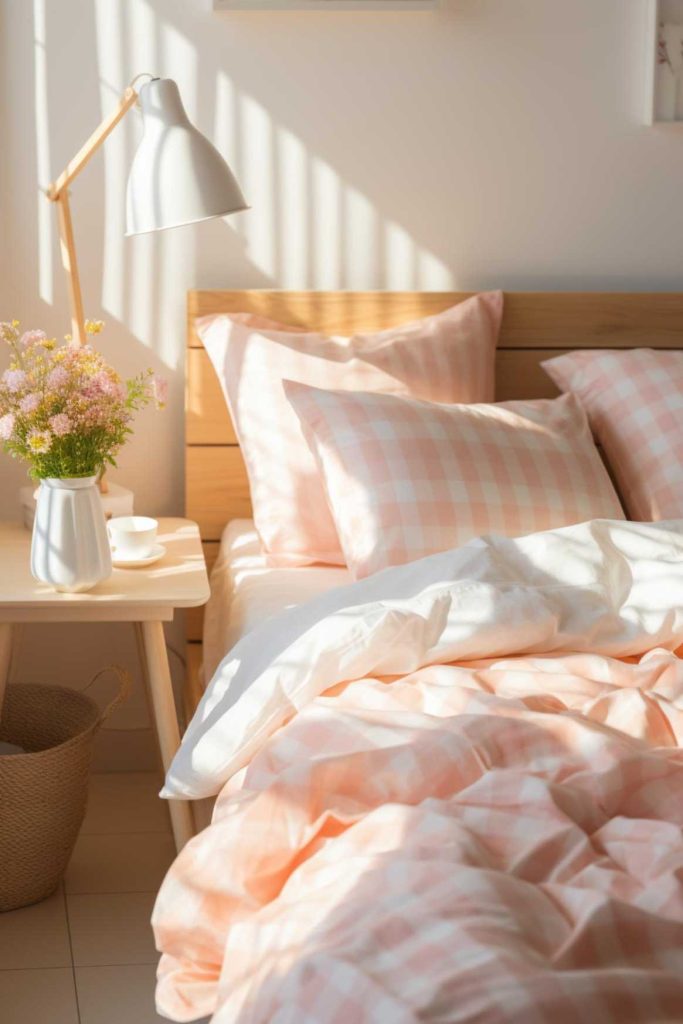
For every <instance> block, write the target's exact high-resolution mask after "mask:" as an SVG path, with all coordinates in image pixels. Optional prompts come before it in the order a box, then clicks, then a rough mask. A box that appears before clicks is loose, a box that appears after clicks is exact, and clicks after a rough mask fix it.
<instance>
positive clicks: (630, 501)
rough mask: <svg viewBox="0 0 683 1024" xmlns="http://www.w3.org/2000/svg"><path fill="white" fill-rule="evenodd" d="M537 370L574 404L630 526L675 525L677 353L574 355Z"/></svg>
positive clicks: (680, 491) (682, 362)
mask: <svg viewBox="0 0 683 1024" xmlns="http://www.w3.org/2000/svg"><path fill="white" fill-rule="evenodd" d="M541 365H542V366H543V368H544V370H545V371H546V373H547V374H548V375H549V376H550V377H551V378H552V380H553V381H554V382H555V383H556V384H557V386H558V388H560V390H561V391H573V392H574V394H575V395H577V396H578V398H579V399H580V400H581V404H582V405H583V407H584V409H585V410H586V412H587V413H588V419H589V420H590V424H591V427H592V429H593V433H594V434H595V436H596V438H597V439H598V441H599V442H600V444H601V445H602V447H603V448H604V451H605V454H606V456H607V459H608V461H609V464H610V466H611V467H612V471H613V473H614V477H615V480H616V481H617V485H618V487H619V490H620V491H621V495H622V497H623V499H624V505H625V506H626V511H627V512H628V514H629V516H630V517H631V519H636V520H640V521H644V522H651V521H653V520H660V519H680V518H683V352H662V351H655V350H654V349H650V348H639V349H631V350H630V351H628V352H612V351H610V350H609V349H604V350H600V349H598V350H593V351H591V350H584V351H580V350H579V351H576V352H569V353H567V354H566V355H562V356H557V357H556V358H555V359H548V360H546V362H544V363H542V364H541Z"/></svg>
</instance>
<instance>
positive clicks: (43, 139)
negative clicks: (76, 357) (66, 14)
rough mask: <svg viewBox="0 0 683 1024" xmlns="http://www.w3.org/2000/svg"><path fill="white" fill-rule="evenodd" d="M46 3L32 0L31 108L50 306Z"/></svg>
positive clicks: (42, 287)
mask: <svg viewBox="0 0 683 1024" xmlns="http://www.w3.org/2000/svg"><path fill="white" fill-rule="evenodd" d="M46 2H47V0H33V40H34V41H33V54H34V56H33V60H34V109H35V122H36V128H35V131H36V172H37V178H38V186H39V192H38V196H37V199H36V202H37V204H38V217H37V222H38V246H37V248H38V292H39V294H40V297H41V299H42V300H43V302H46V303H47V304H48V305H50V306H51V305H52V303H53V299H54V291H53V279H52V232H53V230H54V229H53V216H54V210H53V209H52V204H51V203H49V202H48V201H47V199H46V198H45V196H44V195H43V192H42V189H44V188H47V186H48V185H49V184H50V175H51V168H50V119H49V109H48V91H47V51H46V46H47V38H46V35H47V28H46V16H45V4H46Z"/></svg>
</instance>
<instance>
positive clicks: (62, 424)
mask: <svg viewBox="0 0 683 1024" xmlns="http://www.w3.org/2000/svg"><path fill="white" fill-rule="evenodd" d="M50 426H51V427H52V433H53V434H54V435H55V436H56V437H64V435H65V434H68V433H69V431H70V430H71V420H70V419H69V417H68V416H67V414H66V413H65V412H58V413H57V415H56V416H52V417H51V419H50Z"/></svg>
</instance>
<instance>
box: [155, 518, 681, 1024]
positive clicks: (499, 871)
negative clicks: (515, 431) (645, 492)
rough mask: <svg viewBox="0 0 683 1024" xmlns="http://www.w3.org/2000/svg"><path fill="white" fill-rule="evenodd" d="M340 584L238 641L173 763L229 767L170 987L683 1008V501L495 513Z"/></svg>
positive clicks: (412, 1004) (167, 923) (383, 1020)
mask: <svg viewBox="0 0 683 1024" xmlns="http://www.w3.org/2000/svg"><path fill="white" fill-rule="evenodd" d="M408 579H409V580H410V582H409V584H408V582H407V581H408ZM369 586H371V587H372V588H373V589H372V591H370V590H369V589H368V587H369ZM359 588H360V589H359ZM406 591H408V592H409V593H406ZM370 592H372V594H373V595H374V598H373V601H369V600H367V597H368V594H369V593H370ZM382 594H383V595H384V596H381V595H382ZM340 595H341V596H340V597H339V599H338V600H337V602H336V604H337V607H336V609H335V610H334V611H331V612H329V613H328V614H326V615H322V616H320V617H318V618H316V616H315V615H311V614H309V616H308V619H307V620H306V621H305V622H304V621H303V619H302V618H301V617H300V618H299V619H298V620H294V619H291V618H290V619H289V620H288V622H289V628H290V629H294V627H295V626H296V623H297V622H298V627H297V628H298V632H297V631H296V629H294V634H293V635H292V636H291V637H290V639H291V642H290V643H289V644H282V643H280V644H276V645H275V647H276V648H279V653H278V654H275V655H274V656H273V657H272V658H271V659H270V660H267V659H266V660H267V664H264V661H263V658H262V659H261V660H259V659H258V658H257V657H256V651H257V649H260V650H261V651H263V650H264V647H267V643H266V640H267V637H266V636H265V633H267V631H268V629H270V630H271V631H272V630H275V631H277V630H282V628H283V625H282V622H278V621H274V622H273V623H272V624H270V625H269V626H268V627H265V632H264V633H263V634H262V635H261V636H260V637H258V636H257V637H256V638H252V640H251V641H249V638H246V640H245V641H243V642H241V644H240V645H238V646H237V647H236V648H235V649H234V651H233V652H232V653H231V655H229V656H228V658H226V660H225V662H224V664H223V666H222V669H221V670H219V672H218V673H217V676H216V679H215V680H214V684H212V687H213V688H212V687H210V688H209V690H208V691H207V694H206V696H205V698H204V701H203V703H202V705H201V706H200V709H199V711H198V714H197V717H196V720H195V722H194V723H193V727H192V728H191V729H190V730H189V731H188V735H187V737H186V739H185V741H184V747H183V749H182V751H181V754H180V755H179V757H178V758H177V762H176V765H175V767H174V768H173V769H172V771H171V772H170V773H169V777H168V780H167V791H168V792H171V791H175V792H180V791H181V790H183V788H184V791H185V795H191V794H192V793H194V794H195V795H198V794H199V793H200V792H206V791H207V790H210V789H211V787H213V788H215V789H218V788H221V787H222V788H221V792H220V795H219V797H218V800H217V804H216V809H215V813H214V819H213V823H212V825H211V826H210V827H209V828H208V829H206V830H205V831H204V832H203V833H202V834H200V835H199V836H197V837H196V838H195V839H194V840H193V841H192V842H191V843H190V844H189V845H188V846H187V847H186V848H185V850H184V851H183V852H182V853H181V855H180V856H179V857H178V859H177V861H176V862H175V864H174V865H173V867H172V868H171V870H170V872H169V875H168V877H167V879H166V881H165V882H164V885H163V886H162V889H161V892H160V894H159V897H158V901H157V905H156V909H155V912H154V927H155V933H156V938H157V943H158V946H159V949H160V950H161V952H162V954H163V955H162V959H161V963H160V968H159V983H158V989H157V1001H158V1008H159V1010H160V1012H162V1013H164V1014H165V1015H168V1016H169V1017H171V1018H172V1019H174V1020H179V1021H180V1020H183V1021H189V1020H193V1019H195V1018H196V1017H200V1016H202V1015H207V1016H210V1017H211V1019H212V1021H214V1022H216V1024H234V1022H239V1024H266V1022H268V1024H290V1022H291V1024H295V1022H296V1024H415V1022H418V1021H429V1022H439V1024H445V1022H477V1024H498V1022H503V1021H510V1022H519V1024H546V1022H552V1024H564V1022H568V1024H569V1022H572V1024H574V1022H577V1024H578V1022H580V1024H587V1022H591V1024H592V1022H595V1024H603V1022H604V1024H608V1022H615V1024H622V1022H624V1024H625V1022H632V1021H639V1022H648V1024H653V1022H655V1021H657V1022H665V1021H666V1022H673V1021H679V1020H682V1019H683V842H682V838H681V836H682V833H681V827H682V826H683V754H682V753H681V749H680V743H681V739H682V738H683V661H681V659H680V657H679V656H677V654H676V651H677V650H678V649H679V648H680V647H681V644H683V525H682V524H657V525H656V526H653V525H650V526H644V525H642V524H631V523H620V522H613V523H610V522H595V523H591V524H583V525H581V526H577V527H569V528H566V529H564V530H557V531H549V532H548V533H545V534H537V535H534V536H532V537H526V538H520V539H518V540H507V539H502V538H487V539H486V538H485V539H481V540H479V541H476V542H473V543H472V544H470V545H467V546H466V548H463V549H460V551H459V552H455V553H454V552H450V553H447V554H445V555H443V556H432V557H431V558H429V559H425V560H423V561H422V563H415V564H414V565H412V566H405V567H400V568H399V569H394V570H389V571H387V572H386V573H383V574H381V578H380V577H376V578H375V581H374V583H373V584H372V585H370V584H369V581H365V582H364V583H363V584H355V585H353V586H352V587H349V588H345V591H344V592H343V594H342V592H341V591H340ZM354 598H356V599H357V600H354ZM362 598H366V600H365V601H363V600H360V599H362ZM328 606H329V601H328ZM326 635H327V636H328V637H329V646H326V645H325V639H324V638H325V636H326ZM680 653H681V652H680V651H679V654H680ZM250 658H252V659H253V662H254V673H253V679H252V680H251V685H250V686H249V687H247V688H245V687H244V686H243V685H242V686H240V688H239V692H235V693H233V694H232V695H231V694H230V682H231V680H232V682H234V681H235V678H236V676H237V675H238V674H239V673H240V672H241V673H244V672H245V670H246V669H248V664H249V659H250ZM247 674H248V673H247ZM258 702H260V706H263V708H264V710H263V712H262V713H259V711H258V707H259V703H258ZM277 707H279V709H280V710H279V715H278V714H276V713H275V709H276V708H277ZM230 737H232V739H231V738H230ZM255 738H256V739H255ZM212 758H213V760H212ZM216 766H218V767H216ZM214 769H215V770H214ZM212 772H213V774H212Z"/></svg>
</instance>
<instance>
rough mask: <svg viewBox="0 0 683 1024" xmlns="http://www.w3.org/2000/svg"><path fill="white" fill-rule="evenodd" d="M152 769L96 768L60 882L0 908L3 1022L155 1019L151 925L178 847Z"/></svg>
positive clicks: (140, 1023) (86, 1023)
mask: <svg viewBox="0 0 683 1024" xmlns="http://www.w3.org/2000/svg"><path fill="white" fill-rule="evenodd" d="M158 790H159V782H158V778H157V776H156V775H155V774H154V773H147V772H139V773H135V774H107V775H94V776H93V778H92V783H91V790H90V800H89V806H88V814H87V816H86V820H85V822H84V825H83V829H82V831H81V835H80V837H79V839H78V843H77V844H76V849H75V851H74V855H73V858H72V861H71V864H70V866H69V870H68V872H67V875H66V878H65V880H64V884H63V886H62V887H61V888H60V890H59V891H58V892H56V893H55V895H54V896H52V897H51V898H50V899H48V900H45V901H44V902H43V903H37V904H35V905H34V906H32V907H26V908H25V909H23V910H15V911H12V912H10V913H6V914H0V1020H1V1021H2V1024H124V1022H125V1024H151V1022H154V1021H161V1020H163V1019H164V1018H162V1017H159V1016H158V1015H157V1013H156V1012H155V1010H154V981H155V971H156V963H157V960H158V954H157V953H156V951H155V949H154V942H153V938H152V931H151V928H150V924H149V919H150V913H151V910H152V905H153V902H154V896H155V893H156V891H157V889H158V887H159V884H160V883H161V880H162V878H163V876H164V874H165V872H166V869H167V868H168V866H169V864H170V863H171V860H172V859H173V855H174V847H173V840H172V838H171V833H170V828H169V823H168V815H167V812H166V807H165V805H164V803H163V801H161V800H159V799H158V797H157V793H158Z"/></svg>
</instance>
